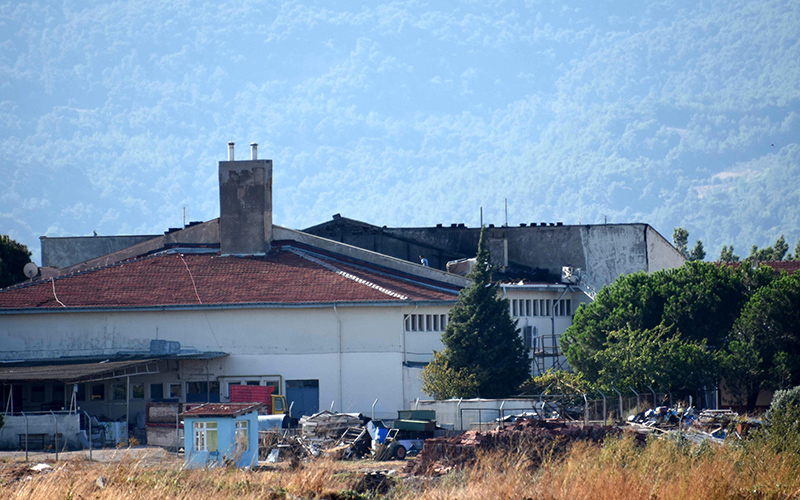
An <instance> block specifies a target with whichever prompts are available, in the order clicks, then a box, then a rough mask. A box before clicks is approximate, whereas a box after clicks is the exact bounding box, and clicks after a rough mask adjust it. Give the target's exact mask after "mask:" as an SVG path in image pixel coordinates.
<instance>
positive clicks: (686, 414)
mask: <svg viewBox="0 0 800 500" xmlns="http://www.w3.org/2000/svg"><path fill="white" fill-rule="evenodd" d="M628 425H629V426H631V427H632V428H633V429H634V430H636V431H637V432H638V433H640V434H643V435H649V434H672V433H680V434H681V435H682V436H684V437H686V438H687V439H689V440H692V441H696V442H701V441H709V442H712V443H716V444H722V443H724V441H725V439H726V438H727V437H735V438H741V437H742V436H743V435H744V434H746V433H747V432H748V431H749V430H750V429H752V428H754V427H758V426H760V425H761V422H760V421H759V420H756V419H751V418H744V417H740V416H739V414H738V413H736V412H734V411H731V410H703V411H699V412H698V411H697V410H696V409H695V408H688V409H686V410H684V409H683V408H680V407H676V408H668V407H666V406H659V407H657V408H656V409H655V410H652V409H651V410H646V411H644V412H641V413H639V414H638V415H632V416H631V417H629V418H628Z"/></svg>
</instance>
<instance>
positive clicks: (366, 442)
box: [259, 410, 436, 464]
mask: <svg viewBox="0 0 800 500" xmlns="http://www.w3.org/2000/svg"><path fill="white" fill-rule="evenodd" d="M398 417H399V418H398V419H397V420H395V421H394V422H393V423H392V428H391V429H389V428H386V427H385V426H384V425H383V424H382V422H380V421H371V420H370V419H368V418H366V417H364V416H363V415H361V414H355V413H335V412H331V411H322V412H319V413H316V414H314V415H311V416H306V417H303V418H301V419H300V430H301V432H300V433H299V434H298V433H290V431H288V430H283V429H277V428H274V429H272V430H265V431H260V432H259V450H260V453H259V459H260V460H263V461H267V462H268V463H269V462H277V461H289V462H290V463H292V464H296V463H299V461H301V460H304V459H306V458H309V457H317V456H325V457H329V458H333V459H336V460H347V459H353V458H365V457H372V458H373V459H374V460H379V461H383V460H391V459H395V458H397V459H400V460H402V459H403V458H405V457H406V454H407V453H414V452H416V451H418V450H421V449H422V443H423V441H424V440H425V439H426V438H428V437H433V430H434V429H435V427H436V421H435V420H434V419H435V413H434V412H430V411H424V410H419V411H416V410H414V411H412V410H403V411H400V412H398Z"/></svg>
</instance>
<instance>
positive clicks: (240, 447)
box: [236, 420, 250, 451]
mask: <svg viewBox="0 0 800 500" xmlns="http://www.w3.org/2000/svg"><path fill="white" fill-rule="evenodd" d="M249 424H250V422H248V421H247V420H237V421H236V451H247V450H248V449H249V445H250V443H249V441H248V438H247V430H248V425H249Z"/></svg>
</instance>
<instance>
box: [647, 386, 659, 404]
mask: <svg viewBox="0 0 800 500" xmlns="http://www.w3.org/2000/svg"><path fill="white" fill-rule="evenodd" d="M647 388H648V389H650V392H652V393H653V409H654V410H655V409H656V408H657V407H658V404H657V403H656V391H654V390H653V388H652V387H650V386H649V385H648V386H647Z"/></svg>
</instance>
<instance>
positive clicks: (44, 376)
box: [0, 359, 157, 382]
mask: <svg viewBox="0 0 800 500" xmlns="http://www.w3.org/2000/svg"><path fill="white" fill-rule="evenodd" d="M155 361H157V360H155V359H144V360H141V359H140V360H136V361H130V360H128V361H108V362H96V363H80V364H74V365H59V364H55V365H45V366H11V367H5V366H4V367H0V380H2V381H3V382H23V381H29V382H32V381H36V382H75V381H79V380H81V379H86V378H94V377H96V376H98V375H101V374H104V373H109V372H113V371H116V370H125V369H127V368H133V367H135V366H145V365H147V364H148V363H153V362H155Z"/></svg>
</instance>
